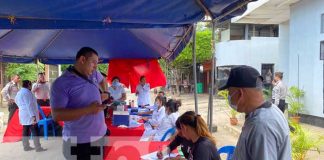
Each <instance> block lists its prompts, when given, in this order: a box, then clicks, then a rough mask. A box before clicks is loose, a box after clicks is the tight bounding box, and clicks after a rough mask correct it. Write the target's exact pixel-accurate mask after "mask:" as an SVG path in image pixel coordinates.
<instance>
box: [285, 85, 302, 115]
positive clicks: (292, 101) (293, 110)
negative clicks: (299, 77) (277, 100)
mask: <svg viewBox="0 0 324 160" xmlns="http://www.w3.org/2000/svg"><path fill="white" fill-rule="evenodd" d="M304 95H305V92H304V91H303V90H301V89H299V88H298V87H296V86H292V87H290V88H289V94H288V99H287V100H288V104H289V110H288V112H289V113H290V114H292V115H293V116H298V114H299V113H300V112H301V111H302V110H303V108H304V104H303V103H302V102H301V100H300V99H301V98H303V97H304Z"/></svg>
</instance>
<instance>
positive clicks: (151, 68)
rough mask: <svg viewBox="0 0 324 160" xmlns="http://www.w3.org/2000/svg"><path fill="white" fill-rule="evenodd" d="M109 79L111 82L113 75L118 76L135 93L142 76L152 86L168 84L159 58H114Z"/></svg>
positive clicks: (111, 62) (110, 64) (109, 70)
mask: <svg viewBox="0 0 324 160" xmlns="http://www.w3.org/2000/svg"><path fill="white" fill-rule="evenodd" d="M107 75H108V77H107V81H108V82H109V83H110V84H111V80H112V78H113V77H115V76H118V77H119V78H120V81H121V83H123V84H124V85H125V86H126V87H127V88H128V87H131V92H132V93H135V90H136V86H137V85H138V83H139V79H140V77H141V76H145V77H146V82H147V83H150V87H151V88H155V87H158V86H165V85H166V78H165V75H164V73H163V71H162V69H161V67H160V64H159V62H158V61H157V59H114V60H111V61H110V62H109V69H108V74H107Z"/></svg>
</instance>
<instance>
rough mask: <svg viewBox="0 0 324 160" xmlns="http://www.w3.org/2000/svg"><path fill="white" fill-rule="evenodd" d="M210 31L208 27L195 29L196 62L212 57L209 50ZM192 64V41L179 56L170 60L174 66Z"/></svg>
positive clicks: (180, 66)
mask: <svg viewBox="0 0 324 160" xmlns="http://www.w3.org/2000/svg"><path fill="white" fill-rule="evenodd" d="M211 38H212V32H211V30H210V29H205V30H201V31H197V33H196V59H197V63H204V62H205V61H207V60H210V59H211V58H212V51H211ZM191 65H192V42H190V43H189V44H188V45H187V46H186V47H185V48H184V50H183V51H182V52H181V53H180V54H179V56H178V57H177V58H176V59H175V60H174V61H173V62H172V66H174V67H175V68H182V67H187V66H191Z"/></svg>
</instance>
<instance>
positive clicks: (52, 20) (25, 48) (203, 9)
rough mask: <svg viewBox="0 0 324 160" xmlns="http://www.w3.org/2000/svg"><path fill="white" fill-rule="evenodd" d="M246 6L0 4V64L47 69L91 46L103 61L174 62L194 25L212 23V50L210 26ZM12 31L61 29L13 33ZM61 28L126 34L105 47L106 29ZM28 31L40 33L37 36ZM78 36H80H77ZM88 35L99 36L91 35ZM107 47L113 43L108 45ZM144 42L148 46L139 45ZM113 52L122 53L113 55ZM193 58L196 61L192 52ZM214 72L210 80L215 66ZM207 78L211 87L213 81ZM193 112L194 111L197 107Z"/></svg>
mask: <svg viewBox="0 0 324 160" xmlns="http://www.w3.org/2000/svg"><path fill="white" fill-rule="evenodd" d="M250 1H255V0H176V1H175V0H160V1H152V0H136V1H131V0H124V1H120V0H107V1H96V0H84V1H82V2H81V1H77V0H57V1H42V0H31V1H26V2H21V1H19V0H10V1H9V0H7V1H0V28H1V29H11V30H10V31H7V30H1V31H0V61H7V62H20V63H28V62H31V61H33V60H36V59H40V60H41V61H42V62H43V63H49V64H60V63H71V62H73V59H74V55H75V52H76V51H77V49H76V46H77V48H80V47H82V46H90V45H89V44H93V45H95V46H90V47H94V48H95V49H97V50H98V51H99V52H100V56H101V57H103V59H104V60H105V61H108V60H110V59H114V58H133V56H134V57H135V58H138V57H139V56H140V55H141V58H159V57H164V58H167V59H169V60H172V59H174V58H175V57H176V56H177V55H178V53H179V52H180V51H181V50H182V49H183V48H184V46H185V45H186V44H187V43H188V41H189V39H190V37H191V35H192V31H193V24H194V23H196V22H198V21H201V20H202V19H203V18H204V17H205V15H208V16H210V17H211V19H212V22H213V41H212V43H213V45H214V37H215V35H214V25H215V24H214V23H215V22H222V21H224V20H227V19H230V18H232V17H234V16H238V15H240V14H242V13H243V12H244V11H245V10H246V5H247V3H248V2H250ZM135 28H139V30H142V31H143V32H142V33H140V34H138V35H137V34H134V32H133V31H132V30H135ZM144 28H152V31H153V32H155V33H156V34H157V35H159V36H152V34H151V33H150V34H147V35H146V36H143V37H142V36H141V35H142V34H143V33H145V32H147V31H146V30H145V29H144ZM157 28H164V29H166V30H168V31H166V32H165V30H164V29H157ZM12 29H60V30H45V31H44V30H38V31H37V30H36V31H28V30H27V31H26V30H21V31H19V30H18V31H16V30H12ZM61 29H64V30H61ZM65 29H114V30H110V31H107V32H112V33H110V34H113V33H114V32H124V34H121V35H122V36H123V37H122V36H121V35H115V38H112V39H111V41H106V42H105V41H103V40H101V39H96V38H98V37H100V38H106V37H107V35H106V36H102V35H103V34H104V33H103V32H106V30H99V31H87V30H65ZM125 29H127V30H125ZM144 30H145V31H144ZM42 31H44V32H42ZM23 32H25V33H23ZM32 32H40V33H38V34H37V35H36V34H33V33H32ZM73 32H74V34H73ZM76 32H79V33H78V34H76ZM82 32H85V33H84V34H85V35H84V36H82V37H80V36H79V35H80V34H82ZM86 32H97V33H96V34H95V36H93V35H92V34H89V33H86ZM130 32H131V33H130ZM14 33H16V36H15V38H12V39H9V38H8V39H7V40H6V41H3V40H2V39H4V38H5V37H7V36H10V34H14ZM1 34H2V35H1ZM41 34H45V36H44V37H43V39H42V38H41V39H38V38H37V37H42V36H41ZM66 35H68V36H66ZM135 35H137V36H135ZM179 35H180V36H179ZM21 36H27V37H29V38H25V39H24V41H19V39H23V38H21ZM101 36H102V37H101ZM110 36H111V35H109V36H108V37H110ZM68 37H69V38H68ZM93 37H96V38H93ZM111 37H114V36H111ZM134 37H136V38H134ZM140 37H141V38H140ZM161 37H168V38H166V39H163V38H161ZM60 39H61V41H60ZM115 39H116V41H115ZM118 39H126V40H128V39H132V41H130V40H129V41H126V42H125V41H124V43H121V44H119V43H116V42H118V41H117V40H118ZM133 40H134V41H133ZM18 42H20V43H18ZM77 42H78V43H77ZM101 42H102V43H101ZM107 42H113V43H109V44H107ZM143 42H147V43H144V44H143ZM2 43H4V44H2ZM29 44H32V45H29ZM41 44H42V45H41ZM161 44H164V45H161ZM99 45H100V46H99ZM108 46H109V48H108ZM193 46H194V45H193ZM120 47H122V48H120ZM213 49H214V47H213ZM116 50H118V51H121V52H115V51H116ZM213 53H214V51H213ZM109 54H110V55H109ZM72 55H73V56H72ZM71 57H73V59H72V58H71ZM193 57H195V54H194V51H193ZM193 59H195V58H193ZM214 64H215V59H213V66H214ZM193 68H194V69H195V68H196V63H193ZM194 72H195V70H194ZM212 73H213V74H212V75H214V67H213V70H212ZM211 78H212V82H213V79H214V76H213V77H211ZM195 84H196V81H195ZM213 85H214V83H212V84H211V87H210V88H212V89H211V92H210V97H212V96H213V88H214V87H213ZM196 99H197V96H196V90H195V101H196V102H197V100H196ZM212 107H213V103H212V98H210V103H209V112H208V113H209V114H208V115H209V116H208V122H210V123H209V124H210V128H211V126H212V120H213V118H212ZM195 110H196V112H197V111H198V107H197V105H196V106H195Z"/></svg>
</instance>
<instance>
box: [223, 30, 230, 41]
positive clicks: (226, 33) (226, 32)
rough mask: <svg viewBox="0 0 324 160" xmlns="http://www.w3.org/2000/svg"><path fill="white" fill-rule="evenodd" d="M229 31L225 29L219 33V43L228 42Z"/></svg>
mask: <svg viewBox="0 0 324 160" xmlns="http://www.w3.org/2000/svg"><path fill="white" fill-rule="evenodd" d="M230 33H231V32H230V29H226V30H224V31H222V32H221V42H226V41H229V40H230Z"/></svg>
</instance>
